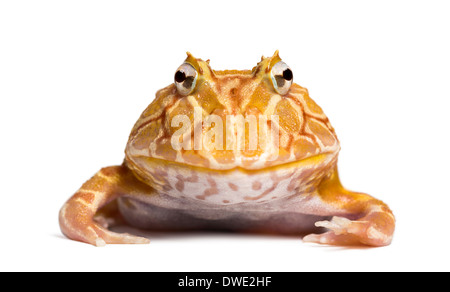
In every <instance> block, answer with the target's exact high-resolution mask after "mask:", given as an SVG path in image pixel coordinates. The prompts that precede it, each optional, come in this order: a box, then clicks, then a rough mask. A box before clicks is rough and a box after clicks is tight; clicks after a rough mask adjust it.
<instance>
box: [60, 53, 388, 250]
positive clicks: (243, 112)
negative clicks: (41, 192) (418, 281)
mask: <svg viewBox="0 0 450 292" xmlns="http://www.w3.org/2000/svg"><path fill="white" fill-rule="evenodd" d="M174 79H175V80H174V84H171V85H169V86H167V87H165V88H163V89H161V90H159V91H158V92H157V93H156V98H155V99H154V101H153V102H152V103H151V104H150V105H149V106H148V107H147V109H146V110H145V111H144V112H143V113H142V115H141V117H140V118H139V119H138V121H137V122H136V124H135V125H134V127H133V129H132V131H131V134H130V137H129V140H128V144H127V146H126V150H125V160H124V162H123V164H122V165H119V166H111V167H106V168H103V169H101V170H100V171H99V172H98V173H96V174H95V175H94V176H93V177H92V178H91V179H90V180H88V181H87V182H86V183H84V184H83V185H82V186H81V188H80V189H79V190H78V191H77V192H76V193H75V194H74V195H73V196H72V197H71V198H70V199H69V200H68V201H67V202H66V203H65V204H64V205H63V207H62V208H61V210H60V212H59V223H60V227H61V230H62V232H63V233H64V234H65V235H66V236H67V237H69V238H71V239H73V240H78V241H82V242H86V243H90V244H93V245H96V246H103V245H105V244H109V243H148V242H149V240H148V239H147V238H142V237H138V236H135V235H131V234H126V233H115V232H112V231H110V230H109V229H108V227H110V226H111V225H114V224H117V223H118V222H125V223H127V224H129V225H132V226H135V227H138V228H145V229H152V230H205V229H210V230H211V229H212V230H231V231H239V232H262V233H277V234H298V235H299V236H303V240H304V241H307V242H316V243H322V244H331V245H354V244H362V245H369V246H384V245H388V244H390V243H391V240H392V236H393V233H394V229H395V218H394V215H393V214H392V211H391V210H390V209H389V207H388V206H387V205H386V204H384V203H383V202H381V201H380V200H377V199H375V198H373V197H371V196H369V195H367V194H364V193H358V192H352V191H349V190H347V189H345V188H344V187H343V186H342V185H341V183H340V181H339V177H338V171H337V157H338V153H339V149H340V146H339V141H338V139H337V136H336V134H335V131H334V129H333V127H332V126H331V124H330V122H329V120H328V118H327V117H326V116H325V114H324V113H323V111H322V109H321V108H320V107H319V106H318V105H317V104H316V103H315V102H314V101H313V100H312V99H311V98H310V97H309V94H308V91H307V90H306V89H305V88H303V87H301V86H299V85H297V84H295V83H293V74H292V71H291V69H290V68H289V67H288V66H287V65H286V64H285V63H284V62H283V61H282V60H281V58H280V57H279V55H278V51H277V52H275V54H274V55H273V56H272V57H268V58H264V57H263V58H262V59H261V61H260V62H259V63H258V64H257V66H255V67H254V68H253V69H252V70H242V71H238V70H225V71H216V70H212V69H211V67H210V65H209V60H208V61H203V60H201V59H196V58H194V57H193V56H192V55H191V54H189V53H188V57H187V59H186V60H185V62H184V63H183V64H182V65H181V66H180V67H179V68H178V70H177V71H176V74H175V78H174ZM255 134H256V135H255ZM199 137H200V138H199ZM320 232H322V233H320ZM317 233H318V234H317Z"/></svg>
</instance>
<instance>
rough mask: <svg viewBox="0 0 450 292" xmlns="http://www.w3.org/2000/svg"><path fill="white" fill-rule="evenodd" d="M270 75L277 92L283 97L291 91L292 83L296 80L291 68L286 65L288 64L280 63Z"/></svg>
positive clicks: (273, 68)
mask: <svg viewBox="0 0 450 292" xmlns="http://www.w3.org/2000/svg"><path fill="white" fill-rule="evenodd" d="M270 75H271V77H272V83H273V87H274V88H275V90H276V91H277V92H278V93H279V94H281V95H283V94H286V93H287V92H288V91H289V88H291V85H292V81H293V80H294V76H293V75H292V71H291V69H290V68H289V66H288V65H286V63H284V62H282V61H279V62H278V63H276V64H275V65H274V66H273V67H272V70H271V71H270Z"/></svg>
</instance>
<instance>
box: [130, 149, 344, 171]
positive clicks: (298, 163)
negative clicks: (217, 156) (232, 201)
mask: <svg viewBox="0 0 450 292" xmlns="http://www.w3.org/2000/svg"><path fill="white" fill-rule="evenodd" d="M336 156H337V153H335V152H324V153H319V154H315V155H312V156H309V157H306V158H303V159H300V160H294V161H287V162H284V163H280V164H276V165H269V166H266V167H260V168H246V167H243V166H240V165H235V166H232V167H229V168H226V166H227V164H223V165H224V166H225V167H224V168H214V167H205V166H198V165H194V164H189V163H181V162H178V161H171V160H164V159H160V158H155V157H148V156H135V157H133V159H129V158H127V159H126V161H127V162H128V163H131V164H133V166H135V167H137V168H141V167H140V166H139V164H140V163H136V162H135V160H141V161H142V160H144V163H146V164H147V163H148V164H159V165H166V166H167V167H174V168H177V167H181V168H186V167H188V168H191V169H193V170H196V171H199V172H220V173H229V172H234V171H239V172H243V173H247V174H252V173H258V172H264V171H275V170H278V169H283V168H292V167H296V168H307V167H311V166H314V165H319V164H322V163H323V162H326V161H332V160H333V159H334V158H335V157H336ZM228 165H230V164H228Z"/></svg>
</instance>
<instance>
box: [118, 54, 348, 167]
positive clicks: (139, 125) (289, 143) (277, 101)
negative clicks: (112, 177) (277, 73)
mask: <svg viewBox="0 0 450 292" xmlns="http://www.w3.org/2000/svg"><path fill="white" fill-rule="evenodd" d="M276 60H280V58H279V56H278V54H276V55H274V56H273V57H270V58H264V59H262V61H261V62H260V63H258V65H257V66H256V67H255V68H253V70H242V71H239V70H226V71H215V70H212V69H211V67H210V66H209V63H208V62H204V61H202V60H201V59H195V58H193V57H192V56H191V55H189V57H188V59H187V60H186V61H189V62H190V63H191V64H192V65H193V66H194V67H195V68H198V70H199V72H200V73H199V77H198V81H197V85H196V87H195V89H194V90H193V91H192V93H190V94H189V95H188V96H182V95H180V94H179V93H178V92H177V90H176V88H175V85H170V86H168V87H166V88H164V89H162V90H160V91H158V92H157V94H156V97H155V99H154V101H153V102H152V103H151V104H150V105H149V106H148V108H147V109H146V110H145V111H144V113H143V114H142V115H141V117H140V118H139V120H138V121H137V122H136V124H135V126H134V128H133V130H132V133H131V135H130V138H129V143H128V146H127V149H126V155H127V159H128V160H129V161H130V162H132V164H134V165H138V164H139V161H138V160H139V159H141V158H142V157H153V158H157V159H161V160H166V161H174V162H179V163H182V164H186V165H192V166H199V167H205V168H210V169H220V170H226V169H233V168H237V167H240V168H243V169H261V168H265V167H270V166H276V165H280V164H284V163H288V162H292V161H297V160H299V159H304V158H308V157H310V156H314V155H318V154H322V153H330V154H336V153H337V152H338V151H339V141H338V139H337V136H336V134H335V131H334V129H333V127H332V126H331V124H330V123H329V121H328V118H327V117H326V116H325V114H324V113H323V111H322V109H321V108H320V107H319V106H318V105H317V104H316V103H315V102H314V101H313V100H312V99H311V98H310V97H309V94H308V91H307V90H306V89H305V88H303V87H301V86H300V85H297V84H292V86H291V88H290V90H289V92H288V93H287V94H286V95H283V96H280V95H279V94H278V93H277V92H276V91H275V90H274V88H273V84H272V81H271V79H270V75H269V73H268V71H269V70H270V66H273V63H274V61H276ZM195 108H198V109H200V111H199V112H198V115H197V118H198V119H197V120H195ZM180 115H182V116H185V117H187V118H188V119H189V122H190V125H189V127H187V129H188V131H187V134H185V135H183V136H182V137H180V138H178V141H179V142H180V143H183V142H184V139H190V143H188V144H189V145H190V149H186V148H187V147H183V148H182V149H180V150H175V149H174V147H173V145H172V141H171V138H172V136H173V135H174V134H175V133H176V132H177V131H178V130H180V129H181V128H182V127H184V126H185V125H184V123H182V124H178V125H177V126H172V121H173V119H174V118H175V117H176V116H180ZM210 115H216V116H218V117H220V119H221V121H222V137H216V135H212V134H211V131H210V130H211V129H212V124H209V125H208V124H206V122H205V121H206V119H207V118H208V116H210ZM274 116H276V117H277V118H278V120H275V119H273V117H274ZM261 118H264V119H265V120H264V121H260V120H261ZM239 123H241V124H239ZM264 123H265V124H266V125H264ZM242 124H243V127H244V131H243V133H241V132H238V129H240V128H242V126H241V125H242ZM251 125H252V126H251ZM216 126H217V125H215V124H214V127H216ZM196 127H197V136H196V135H195V130H194V129H195V128H196ZM272 131H277V132H278V137H277V136H276V135H275V134H273V132H272ZM208 132H209V135H210V136H208ZM199 133H201V138H200V139H199V138H198V137H200V135H199ZM261 133H263V134H261ZM264 133H265V134H264ZM239 135H242V136H239ZM255 135H256V136H255ZM187 136H189V137H187ZM196 137H197V140H196ZM204 137H207V138H208V139H205V138H204ZM230 137H232V138H234V140H233V141H232V142H230V140H229V139H230ZM240 137H242V138H240ZM220 138H222V143H221V145H222V148H220V147H217V145H220V144H214V143H216V140H215V139H220ZM227 139H228V141H227ZM195 141H200V144H197V145H196V144H195V143H197V142H195ZM255 141H256V143H255ZM239 142H241V143H240V144H239ZM227 143H229V144H228V145H227ZM238 144H239V147H238V146H237V145H238ZM255 144H256V145H255ZM196 146H200V147H196ZM268 157H270V158H271V159H268Z"/></svg>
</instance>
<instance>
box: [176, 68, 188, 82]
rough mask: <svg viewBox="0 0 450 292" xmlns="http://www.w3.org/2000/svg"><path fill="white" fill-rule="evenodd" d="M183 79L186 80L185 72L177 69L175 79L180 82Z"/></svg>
mask: <svg viewBox="0 0 450 292" xmlns="http://www.w3.org/2000/svg"><path fill="white" fill-rule="evenodd" d="M184 80H186V74H184V72H181V71H177V73H175V81H176V82H178V83H181V82H183V81H184Z"/></svg>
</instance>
